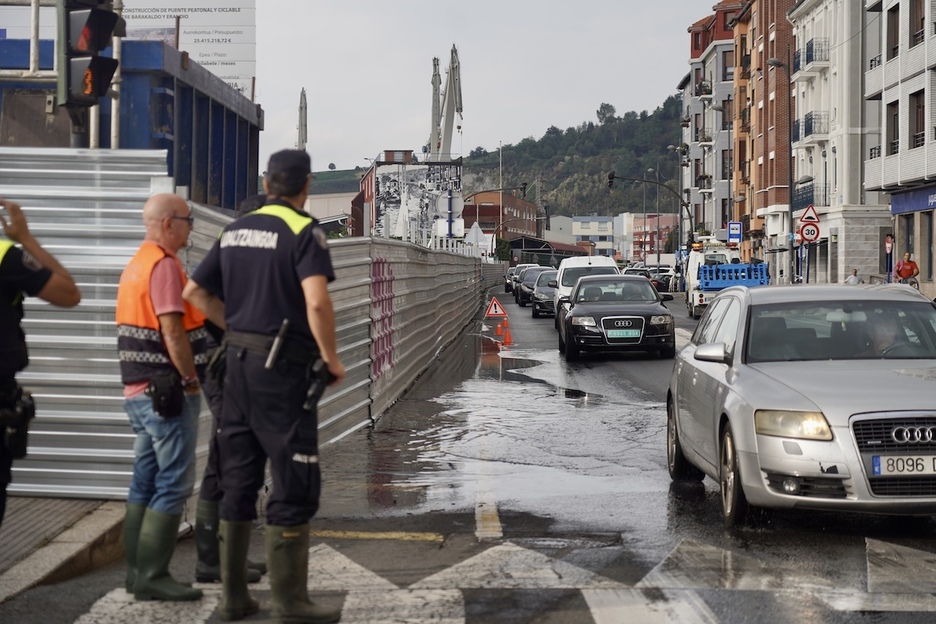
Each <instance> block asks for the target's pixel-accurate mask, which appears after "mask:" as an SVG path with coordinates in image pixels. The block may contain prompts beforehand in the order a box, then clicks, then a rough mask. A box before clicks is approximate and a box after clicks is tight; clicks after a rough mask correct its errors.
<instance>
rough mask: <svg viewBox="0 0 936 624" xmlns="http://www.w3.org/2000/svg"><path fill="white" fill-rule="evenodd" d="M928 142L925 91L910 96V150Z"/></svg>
mask: <svg viewBox="0 0 936 624" xmlns="http://www.w3.org/2000/svg"><path fill="white" fill-rule="evenodd" d="M925 142H926V100H925V99H924V98H923V90H922V89H921V90H920V91H917V92H916V93H911V94H910V149H913V148H916V147H923V144H924V143H925Z"/></svg>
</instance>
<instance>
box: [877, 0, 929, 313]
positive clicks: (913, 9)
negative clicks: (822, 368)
mask: <svg viewBox="0 0 936 624" xmlns="http://www.w3.org/2000/svg"><path fill="white" fill-rule="evenodd" d="M864 6H865V8H866V10H867V16H866V18H865V29H866V33H867V35H868V41H867V49H866V53H865V55H864V57H863V58H864V59H865V60H866V64H865V66H864V68H865V90H864V95H865V98H866V99H867V102H868V104H869V105H872V110H874V108H873V107H874V105H876V106H877V109H878V111H877V113H878V116H879V120H880V123H879V127H880V131H879V132H872V133H869V134H868V135H867V137H866V139H867V141H868V143H869V145H868V147H867V150H866V151H865V152H863V156H864V158H865V160H864V174H865V189H866V190H868V191H883V192H886V193H888V194H889V196H890V213H891V223H890V224H888V225H887V226H883V227H881V228H880V230H879V233H878V238H877V241H876V243H877V249H878V250H879V251H878V254H879V257H880V266H881V268H882V270H887V269H889V268H890V267H891V266H892V265H893V264H894V263H895V262H896V261H897V260H899V259H900V258H901V257H902V256H903V254H904V252H906V251H910V252H911V253H912V254H913V255H914V259H915V260H916V261H917V264H919V266H920V275H919V279H920V290H921V291H922V292H923V293H924V294H926V295H927V296H928V297H933V296H934V294H936V288H934V284H933V273H934V266H933V236H934V235H933V210H934V208H936V117H934V114H933V105H932V102H933V101H934V97H936V7H934V3H933V2H924V0H867V1H866V2H865V3H864ZM888 236H890V237H891V238H890V239H889V240H888ZM888 252H890V253H888Z"/></svg>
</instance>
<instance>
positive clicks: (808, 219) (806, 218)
mask: <svg viewBox="0 0 936 624" xmlns="http://www.w3.org/2000/svg"><path fill="white" fill-rule="evenodd" d="M799 222H800V223H819V215H818V214H817V213H816V209H815V208H813V205H812V204H809V205H808V206H806V210H804V211H803V216H801V217H800V218H799Z"/></svg>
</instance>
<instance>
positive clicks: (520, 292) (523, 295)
mask: <svg viewBox="0 0 936 624" xmlns="http://www.w3.org/2000/svg"><path fill="white" fill-rule="evenodd" d="M551 270H552V269H551V268H549V267H548V266H534V267H527V268H526V269H525V270H524V271H523V275H522V276H521V277H520V285H519V287H518V288H517V293H516V294H517V304H518V305H519V306H520V307H521V308H522V307H524V306H526V304H528V303H530V302H532V301H533V288H534V287H535V286H536V279H537V278H538V277H539V276H540V274H541V273H543V272H544V271H551Z"/></svg>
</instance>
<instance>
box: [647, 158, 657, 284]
mask: <svg viewBox="0 0 936 624" xmlns="http://www.w3.org/2000/svg"><path fill="white" fill-rule="evenodd" d="M647 173H656V183H657V187H656V233H655V234H654V236H653V241H654V244H655V245H656V256H657V266H660V166H659V165H657V167H656V169H647ZM644 210H646V208H645V209H644ZM644 225H645V226H646V216H645V217H644Z"/></svg>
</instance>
